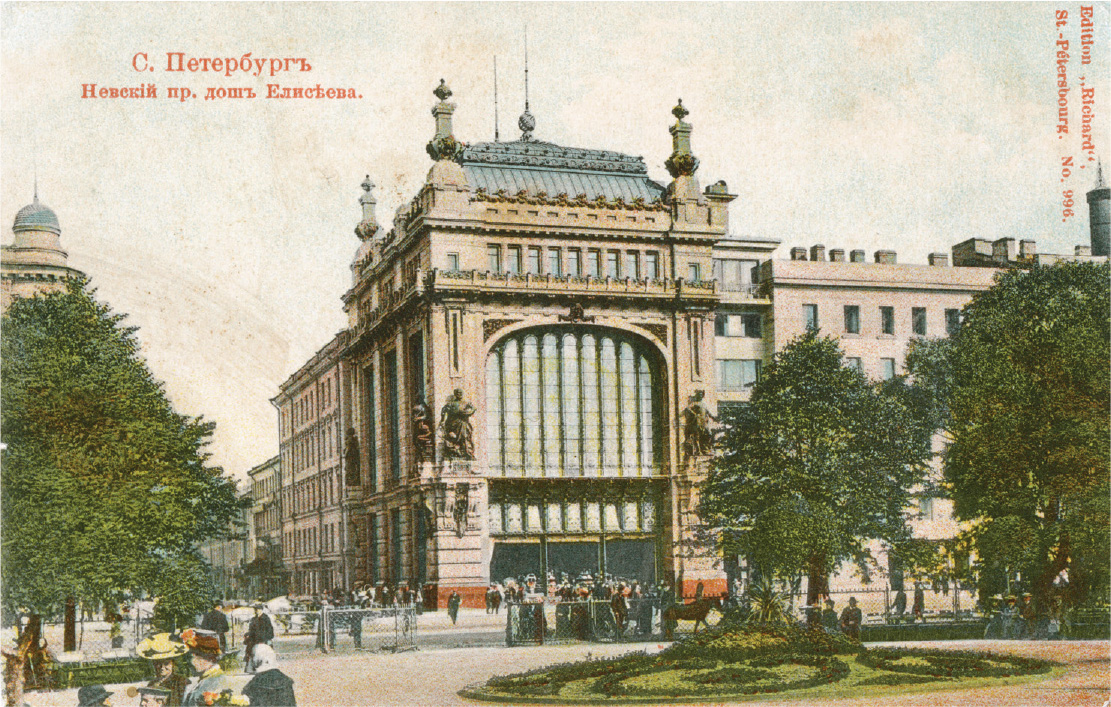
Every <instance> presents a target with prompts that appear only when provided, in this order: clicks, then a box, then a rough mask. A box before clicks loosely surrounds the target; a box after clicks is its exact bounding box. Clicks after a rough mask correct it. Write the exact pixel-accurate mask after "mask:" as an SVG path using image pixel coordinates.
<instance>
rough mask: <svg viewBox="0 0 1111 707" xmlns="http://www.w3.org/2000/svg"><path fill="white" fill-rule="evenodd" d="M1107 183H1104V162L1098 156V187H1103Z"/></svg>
mask: <svg viewBox="0 0 1111 707" xmlns="http://www.w3.org/2000/svg"><path fill="white" fill-rule="evenodd" d="M1105 186H1107V185H1106V184H1104V183H1103V162H1102V161H1101V160H1100V158H1098V157H1097V158H1096V189H1103V188H1104V187H1105Z"/></svg>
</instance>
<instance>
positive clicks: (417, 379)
mask: <svg viewBox="0 0 1111 707" xmlns="http://www.w3.org/2000/svg"><path fill="white" fill-rule="evenodd" d="M409 384H410V385H411V386H412V395H413V397H412V402H411V403H410V405H411V406H412V405H416V404H417V403H418V402H421V401H423V400H424V396H425V392H424V384H425V374H424V337H423V336H421V334H420V332H417V333H416V334H413V335H412V336H410V337H409Z"/></svg>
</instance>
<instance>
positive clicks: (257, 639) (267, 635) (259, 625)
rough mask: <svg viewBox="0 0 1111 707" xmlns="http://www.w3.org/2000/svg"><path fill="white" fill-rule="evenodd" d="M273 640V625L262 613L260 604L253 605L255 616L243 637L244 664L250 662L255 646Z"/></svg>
mask: <svg viewBox="0 0 1111 707" xmlns="http://www.w3.org/2000/svg"><path fill="white" fill-rule="evenodd" d="M273 640H274V624H272V623H271V622H270V617H269V616H267V615H266V614H264V613H263V612H262V604H255V616H254V618H253V619H251V623H250V624H248V625H247V634H246V635H245V636H243V645H244V646H246V650H245V651H244V654H243V661H244V663H248V664H249V663H250V662H251V656H252V655H254V649H255V646H257V645H260V644H262V643H266V644H269V643H270V642H271V641H273Z"/></svg>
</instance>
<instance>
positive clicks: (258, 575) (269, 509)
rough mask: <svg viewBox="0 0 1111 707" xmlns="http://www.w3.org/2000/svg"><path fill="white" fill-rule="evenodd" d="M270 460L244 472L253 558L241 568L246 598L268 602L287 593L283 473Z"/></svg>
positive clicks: (277, 460) (278, 466) (277, 459)
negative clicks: (249, 502) (248, 489)
mask: <svg viewBox="0 0 1111 707" xmlns="http://www.w3.org/2000/svg"><path fill="white" fill-rule="evenodd" d="M279 459H280V457H273V458H271V459H268V460H266V461H265V462H263V463H262V464H259V465H258V466H256V467H254V468H253V469H251V470H250V471H248V472H247V476H248V477H250V479H251V500H252V502H253V505H252V507H251V511H250V512H251V518H252V535H253V537H254V552H253V557H252V558H251V559H250V561H249V562H247V564H246V566H245V567H244V570H243V574H244V576H245V578H246V582H247V587H248V594H250V595H251V596H252V597H255V598H265V599H270V598H273V597H276V596H281V595H284V594H288V593H289V580H290V573H289V571H288V570H287V569H286V568H285V564H284V559H283V556H282V493H281V489H282V469H281V464H280V463H279Z"/></svg>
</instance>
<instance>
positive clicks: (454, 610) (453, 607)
mask: <svg viewBox="0 0 1111 707" xmlns="http://www.w3.org/2000/svg"><path fill="white" fill-rule="evenodd" d="M462 603H463V597H461V596H459V592H457V591H455V590H454V589H453V590H451V596H449V597H448V598H447V615H448V616H450V617H451V623H452V625H455V621H456V620H457V619H458V618H459V605H460V604H462Z"/></svg>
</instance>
